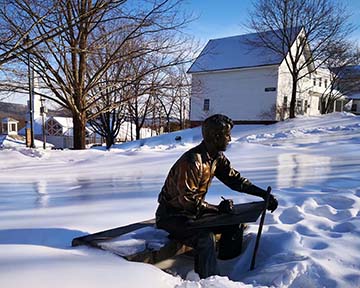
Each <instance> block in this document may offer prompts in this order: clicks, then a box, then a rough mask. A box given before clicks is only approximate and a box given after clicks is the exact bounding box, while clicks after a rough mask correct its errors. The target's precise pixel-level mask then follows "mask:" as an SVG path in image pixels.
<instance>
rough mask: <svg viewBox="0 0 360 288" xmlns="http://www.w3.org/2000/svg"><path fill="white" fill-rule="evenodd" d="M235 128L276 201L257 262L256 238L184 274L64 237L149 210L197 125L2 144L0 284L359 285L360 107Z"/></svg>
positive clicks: (237, 143) (238, 162)
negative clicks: (203, 271) (230, 255)
mask: <svg viewBox="0 0 360 288" xmlns="http://www.w3.org/2000/svg"><path fill="white" fill-rule="evenodd" d="M232 134H233V140H232V143H231V145H230V147H229V149H228V151H227V152H226V155H227V156H228V158H229V159H230V160H231V162H232V165H233V166H234V167H235V168H237V169H238V170H239V171H240V172H241V173H242V175H243V176H246V177H248V178H249V179H251V180H252V181H253V182H254V183H255V184H257V185H259V186H262V187H264V188H266V187H267V186H268V185H270V186H272V188H273V193H274V194H275V195H276V196H277V197H278V199H279V204H280V205H279V208H278V209H277V210H276V211H275V212H274V213H273V214H270V213H268V214H267V216H266V217H267V218H266V225H265V226H264V231H263V236H262V239H261V244H260V249H259V252H258V257H257V262H256V269H255V270H254V271H251V272H250V271H249V264H250V258H251V249H247V250H246V251H245V254H243V255H242V256H240V257H238V258H236V259H233V260H230V261H223V262H221V264H222V267H223V270H224V272H226V274H227V275H226V276H214V277H210V278H208V279H203V280H201V281H190V280H187V281H186V280H182V279H181V278H180V277H174V276H171V275H170V274H167V273H165V272H163V271H162V270H160V269H158V268H157V267H155V266H152V265H148V264H143V263H133V262H128V261H125V260H124V259H122V258H120V257H117V256H114V255H113V254H111V253H110V252H103V251H100V250H96V249H92V248H86V247H76V248H72V247H71V240H72V239H73V238H74V237H78V236H81V235H85V234H88V233H94V232H98V231H102V230H106V229H110V228H114V227H119V226H122V225H126V224H129V223H133V222H137V221H140V220H145V219H150V218H153V216H154V212H155V210H156V207H157V203H156V199H157V194H158V192H159V191H160V189H161V186H162V184H163V181H164V179H165V177H166V174H167V172H168V170H169V168H170V167H171V165H172V164H173V163H174V161H175V160H176V159H177V158H178V157H179V156H180V155H181V154H182V153H183V152H184V151H186V150H187V149H189V148H190V147H192V146H194V145H196V144H197V143H199V142H200V140H201V136H200V129H199V128H196V129H192V130H191V129H189V130H185V131H181V132H178V133H172V134H167V135H163V136H159V137H154V138H149V139H145V140H140V141H136V142H131V143H126V144H123V145H119V146H116V147H114V148H113V149H112V150H111V151H105V150H102V149H101V148H99V149H92V150H86V151H71V150H69V151H66V150H64V151H58V150H56V151H51V150H48V151H45V152H44V151H43V150H41V149H38V150H31V149H27V148H21V147H20V146H18V147H15V146H13V147H12V148H9V149H3V150H0V287H6V288H9V287H16V288H20V287H37V288H41V287H62V288H64V287H86V288H91V287H143V288H147V287H156V288H161V287H231V288H233V287H269V286H272V287H296V288H299V287H341V288H343V287H360V272H359V271H360V258H359V251H360V241H359V240H360V212H359V209H360V198H359V197H360V149H359V147H360V117H358V116H353V115H351V114H345V113H335V114H332V115H326V116H321V117H304V118H297V119H295V120H290V121H285V122H282V123H278V124H275V125H271V126H236V127H234V129H233V133H232ZM176 136H181V141H176V140H175V137H176ZM220 196H224V197H229V198H230V197H231V198H233V199H234V201H235V202H237V203H239V202H247V201H253V200H255V198H253V197H252V196H248V195H245V194H242V193H236V192H233V191H231V190H229V189H228V188H226V187H225V186H224V185H223V184H221V183H220V182H218V181H214V182H213V184H212V186H211V189H210V191H209V194H208V197H207V199H208V201H209V202H213V203H218V202H219V201H220ZM256 230H257V225H251V228H250V232H249V233H250V239H251V240H250V243H249V247H250V246H251V245H253V242H254V241H253V240H254V235H255V233H256ZM250 248H251V247H250Z"/></svg>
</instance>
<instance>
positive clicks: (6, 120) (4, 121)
mask: <svg viewBox="0 0 360 288" xmlns="http://www.w3.org/2000/svg"><path fill="white" fill-rule="evenodd" d="M1 122H2V123H9V122H16V123H19V121H17V120H16V119H14V118H11V117H5V118H3V119H1Z"/></svg>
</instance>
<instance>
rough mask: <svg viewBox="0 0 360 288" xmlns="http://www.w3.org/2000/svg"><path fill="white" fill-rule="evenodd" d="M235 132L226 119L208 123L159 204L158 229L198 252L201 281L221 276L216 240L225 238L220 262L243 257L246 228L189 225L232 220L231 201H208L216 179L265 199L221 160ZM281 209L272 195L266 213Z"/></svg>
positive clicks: (218, 117)
mask: <svg viewBox="0 0 360 288" xmlns="http://www.w3.org/2000/svg"><path fill="white" fill-rule="evenodd" d="M232 128H233V122H232V120H231V119H230V118H228V117H227V116H225V115H220V114H216V115H213V116H211V117H209V118H207V119H206V120H205V121H204V122H203V125H202V135H203V141H202V142H201V143H200V144H199V145H198V146H196V147H194V148H192V149H190V150H189V151H187V152H185V153H184V154H183V155H182V156H181V157H180V158H179V159H178V160H177V161H176V163H175V164H174V165H173V166H172V168H171V169H170V172H169V174H168V176H167V178H166V180H165V183H164V186H163V188H162V190H161V192H160V194H159V198H158V202H159V206H158V209H157V211H156V225H157V227H158V228H161V229H164V230H166V231H167V232H169V234H170V237H172V238H174V239H177V240H179V241H180V242H182V243H184V244H186V245H188V246H191V247H193V248H194V249H195V252H196V253H195V267H194V269H195V272H197V273H198V274H199V276H200V277H201V278H206V277H208V276H211V275H217V274H219V268H218V263H217V255H216V242H215V234H221V238H220V240H219V254H218V257H219V258H220V259H229V258H232V257H235V256H237V255H239V254H240V252H241V243H242V235H243V231H242V229H243V225H241V224H242V223H236V224H233V223H232V224H229V225H223V224H221V225H217V223H216V217H215V218H214V217H211V225H208V224H207V225H204V228H201V227H197V229H194V228H193V227H191V225H189V223H190V222H191V221H193V220H194V219H199V218H201V217H206V215H208V214H209V213H210V214H212V215H214V214H215V215H223V214H224V213H229V217H232V216H231V214H230V212H231V210H232V209H233V201H232V200H231V199H224V200H223V201H221V202H220V204H219V205H213V204H210V203H207V202H206V201H205V196H206V193H207V191H208V188H209V186H210V183H211V180H212V179H213V177H214V176H215V177H217V178H218V179H219V180H220V181H221V182H223V183H224V184H225V185H227V186H228V187H230V188H231V189H233V190H236V191H239V192H244V193H247V194H251V195H255V196H259V197H262V198H263V199H264V198H265V197H266V191H265V190H263V189H261V188H259V187H257V186H255V185H254V184H252V183H251V182H250V181H249V180H248V179H246V178H244V177H242V176H241V175H240V173H239V172H238V171H236V170H235V169H233V168H232V167H231V165H230V161H229V160H228V159H227V158H226V157H225V155H224V154H223V151H225V150H226V147H227V146H228V144H229V142H230V141H231V129H232ZM277 205H278V202H277V200H276V198H275V197H274V196H273V195H271V194H270V198H269V205H268V210H271V211H274V210H275V209H276V208H277ZM205 222H206V221H205ZM230 222H231V221H229V223H230ZM205 226H206V227H205Z"/></svg>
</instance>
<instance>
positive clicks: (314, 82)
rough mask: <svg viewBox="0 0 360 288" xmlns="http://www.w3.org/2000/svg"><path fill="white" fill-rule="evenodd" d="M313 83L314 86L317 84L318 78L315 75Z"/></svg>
mask: <svg viewBox="0 0 360 288" xmlns="http://www.w3.org/2000/svg"><path fill="white" fill-rule="evenodd" d="M313 84H314V86H316V78H315V77H314V80H313Z"/></svg>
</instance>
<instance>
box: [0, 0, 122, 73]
mask: <svg viewBox="0 0 360 288" xmlns="http://www.w3.org/2000/svg"><path fill="white" fill-rule="evenodd" d="M61 2H63V1H38V0H11V1H9V0H0V68H2V65H3V64H6V63H8V62H11V61H12V60H15V59H16V58H17V57H18V56H19V55H21V54H24V53H26V51H29V50H31V49H34V48H35V47H37V46H38V45H39V44H41V43H43V42H44V41H48V40H51V39H53V38H54V37H56V36H57V35H59V34H60V33H62V32H63V31H64V30H66V29H68V28H69V27H71V26H73V25H75V24H76V23H77V22H78V21H79V20H80V18H76V17H75V18H73V19H72V20H71V21H67V22H64V23H62V24H61V25H43V31H42V33H37V32H36V29H37V27H38V26H39V25H41V24H42V23H49V22H51V21H53V19H54V17H55V18H56V13H57V11H58V9H57V8H58V6H60V5H62V3H61ZM119 2H125V1H119ZM49 3H50V5H49ZM94 12H95V10H89V11H88V15H90V14H92V13H94ZM83 16H84V15H82V17H83ZM58 24H60V23H58Z"/></svg>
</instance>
